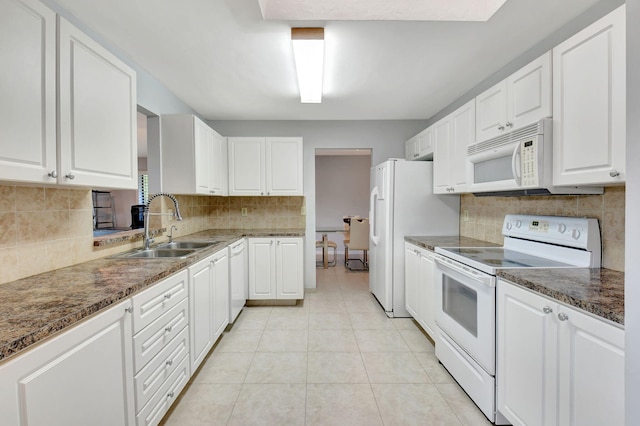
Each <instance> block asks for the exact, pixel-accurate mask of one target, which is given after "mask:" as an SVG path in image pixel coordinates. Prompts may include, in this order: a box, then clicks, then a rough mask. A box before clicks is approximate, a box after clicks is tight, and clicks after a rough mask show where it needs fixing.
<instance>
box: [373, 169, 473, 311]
mask: <svg viewBox="0 0 640 426" xmlns="http://www.w3.org/2000/svg"><path fill="white" fill-rule="evenodd" d="M371 188H372V189H371V199H370V204H369V208H370V209H371V210H370V211H369V227H370V231H369V239H370V241H369V289H370V290H371V292H372V293H373V294H374V296H375V297H376V298H377V299H378V302H380V305H382V307H383V308H384V310H385V312H386V313H387V315H388V316H389V317H410V314H409V312H407V310H406V309H405V300H404V237H405V236H406V235H458V226H459V224H458V222H459V219H458V218H459V211H460V198H459V196H457V195H434V194H433V163H432V162H430V161H405V160H403V159H391V160H388V161H385V162H384V163H382V164H379V165H377V166H375V167H373V168H372V169H371Z"/></svg>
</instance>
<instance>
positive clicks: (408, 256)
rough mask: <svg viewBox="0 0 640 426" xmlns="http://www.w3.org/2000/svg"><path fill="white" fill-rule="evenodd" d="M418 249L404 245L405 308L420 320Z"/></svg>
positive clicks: (411, 245) (410, 245) (407, 244)
mask: <svg viewBox="0 0 640 426" xmlns="http://www.w3.org/2000/svg"><path fill="white" fill-rule="evenodd" d="M417 253H418V248H417V247H416V246H414V245H413V244H409V243H405V244H404V298H405V308H407V311H408V312H409V314H411V316H412V317H413V318H415V319H416V320H418V309H417V304H418V259H419V257H418V254H417Z"/></svg>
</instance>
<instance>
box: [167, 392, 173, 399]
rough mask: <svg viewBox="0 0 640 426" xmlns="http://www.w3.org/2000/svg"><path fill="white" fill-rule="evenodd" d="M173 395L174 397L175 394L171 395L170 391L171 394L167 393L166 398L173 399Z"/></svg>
mask: <svg viewBox="0 0 640 426" xmlns="http://www.w3.org/2000/svg"><path fill="white" fill-rule="evenodd" d="M173 395H175V394H174V393H173V391H171V392H169V393H168V394H167V398H173Z"/></svg>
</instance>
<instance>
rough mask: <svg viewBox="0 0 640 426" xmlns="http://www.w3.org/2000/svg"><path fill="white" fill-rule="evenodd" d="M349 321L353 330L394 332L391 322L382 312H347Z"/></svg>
mask: <svg viewBox="0 0 640 426" xmlns="http://www.w3.org/2000/svg"><path fill="white" fill-rule="evenodd" d="M349 319H350V320H351V326H352V327H353V329H354V330H395V327H394V326H393V322H392V321H391V320H390V319H389V317H387V315H386V314H385V313H384V312H382V310H378V311H377V312H349Z"/></svg>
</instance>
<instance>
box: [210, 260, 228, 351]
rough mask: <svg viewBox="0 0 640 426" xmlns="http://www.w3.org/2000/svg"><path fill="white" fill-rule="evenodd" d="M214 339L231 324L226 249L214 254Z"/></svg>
mask: <svg viewBox="0 0 640 426" xmlns="http://www.w3.org/2000/svg"><path fill="white" fill-rule="evenodd" d="M212 265H213V281H214V284H213V291H214V293H213V318H212V323H213V341H214V342H215V341H216V340H218V337H220V336H221V335H222V332H223V331H224V329H225V327H226V326H227V324H229V255H228V250H227V249H224V250H222V251H220V252H218V253H216V254H214V255H213V261H212Z"/></svg>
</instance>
